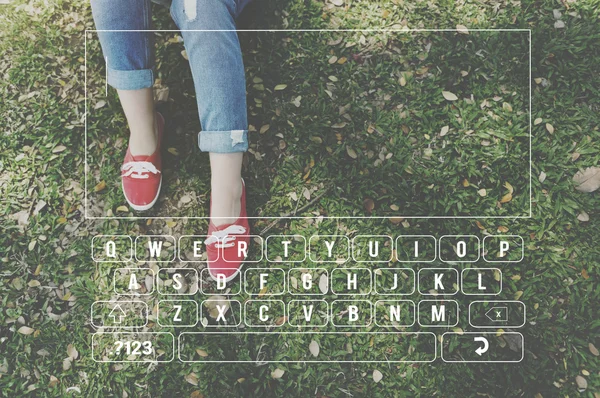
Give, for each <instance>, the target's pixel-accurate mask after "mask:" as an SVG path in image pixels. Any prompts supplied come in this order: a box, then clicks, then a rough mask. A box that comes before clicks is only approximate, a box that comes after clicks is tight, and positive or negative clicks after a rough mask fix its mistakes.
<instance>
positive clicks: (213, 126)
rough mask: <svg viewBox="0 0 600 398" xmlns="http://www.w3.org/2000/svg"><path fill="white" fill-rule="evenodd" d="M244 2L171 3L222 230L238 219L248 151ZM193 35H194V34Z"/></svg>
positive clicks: (214, 219)
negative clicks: (239, 24)
mask: <svg viewBox="0 0 600 398" xmlns="http://www.w3.org/2000/svg"><path fill="white" fill-rule="evenodd" d="M242 3H245V2H244V1H241V2H240V1H238V0H173V3H172V5H171V14H172V16H173V19H174V20H175V22H176V23H177V25H178V26H179V28H180V29H181V31H182V32H181V34H182V36H183V41H184V44H185V48H186V51H187V54H188V57H189V60H190V66H191V69H192V75H193V78H194V87H195V90H196V98H197V102H198V111H199V115H200V123H201V125H202V132H200V134H199V136H198V144H199V146H200V149H201V150H202V151H204V152H209V153H210V164H211V177H212V178H211V189H212V192H211V198H212V205H211V221H212V223H213V224H214V225H216V226H220V225H225V224H230V223H233V222H235V220H236V219H237V218H238V216H239V215H240V210H241V203H240V197H241V194H242V183H241V169H242V157H243V152H245V151H246V150H247V149H248V141H247V134H248V119H247V112H246V80H245V76H244V65H243V63H242V52H241V49H240V43H239V40H238V36H237V32H235V29H236V24H235V18H236V17H237V14H238V12H239V11H241V8H242V6H243V5H242ZM190 30H195V31H190Z"/></svg>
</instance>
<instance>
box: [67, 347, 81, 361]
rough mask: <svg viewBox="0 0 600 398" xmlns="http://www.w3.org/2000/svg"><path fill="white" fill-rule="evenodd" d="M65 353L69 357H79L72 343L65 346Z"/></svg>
mask: <svg viewBox="0 0 600 398" xmlns="http://www.w3.org/2000/svg"><path fill="white" fill-rule="evenodd" d="M67 355H68V356H69V358H71V359H77V358H78V357H79V352H77V349H76V348H75V346H74V345H73V344H69V345H68V346H67Z"/></svg>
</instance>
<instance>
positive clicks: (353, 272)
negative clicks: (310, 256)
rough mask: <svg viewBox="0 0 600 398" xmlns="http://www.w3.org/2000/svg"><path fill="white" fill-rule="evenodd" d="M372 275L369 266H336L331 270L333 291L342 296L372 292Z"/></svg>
mask: <svg viewBox="0 0 600 398" xmlns="http://www.w3.org/2000/svg"><path fill="white" fill-rule="evenodd" d="M371 284H372V276H371V270H370V269H368V268H335V269H333V270H332V271H331V292H332V293H333V294H337V295H340V296H344V295H357V296H358V295H366V294H370V293H371Z"/></svg>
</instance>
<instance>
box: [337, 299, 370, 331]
mask: <svg viewBox="0 0 600 398" xmlns="http://www.w3.org/2000/svg"><path fill="white" fill-rule="evenodd" d="M372 319H373V308H372V304H371V302H370V301H368V300H335V301H333V302H332V303H331V323H332V324H333V325H334V326H343V327H365V326H369V325H370V324H371V321H372Z"/></svg>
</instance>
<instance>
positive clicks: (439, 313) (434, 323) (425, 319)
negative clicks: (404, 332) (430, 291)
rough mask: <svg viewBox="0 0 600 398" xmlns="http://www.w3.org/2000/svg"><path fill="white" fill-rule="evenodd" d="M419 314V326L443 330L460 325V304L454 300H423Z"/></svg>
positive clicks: (420, 302) (418, 308)
mask: <svg viewBox="0 0 600 398" xmlns="http://www.w3.org/2000/svg"><path fill="white" fill-rule="evenodd" d="M417 312H418V316H417V319H418V322H419V326H426V327H440V328H441V327H452V326H456V325H458V303H457V302H456V301H454V300H421V301H419V305H418V307H417Z"/></svg>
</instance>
